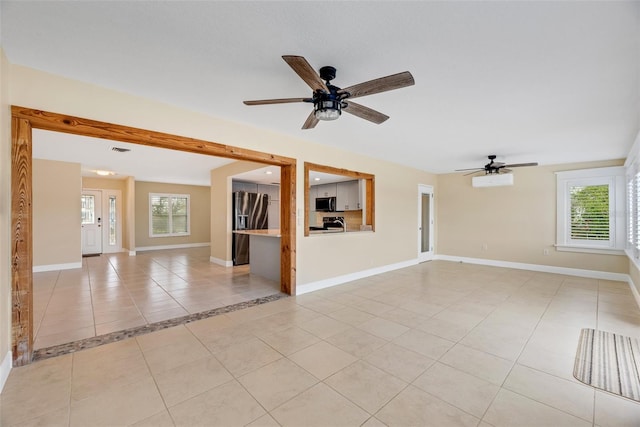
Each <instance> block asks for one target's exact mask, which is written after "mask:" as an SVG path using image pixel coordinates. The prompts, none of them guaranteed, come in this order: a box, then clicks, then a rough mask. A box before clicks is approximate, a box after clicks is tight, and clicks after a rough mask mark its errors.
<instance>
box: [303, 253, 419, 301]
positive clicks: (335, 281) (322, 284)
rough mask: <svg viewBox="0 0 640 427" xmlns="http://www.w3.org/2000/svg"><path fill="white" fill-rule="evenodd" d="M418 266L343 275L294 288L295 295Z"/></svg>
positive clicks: (393, 266) (406, 264)
mask: <svg viewBox="0 0 640 427" xmlns="http://www.w3.org/2000/svg"><path fill="white" fill-rule="evenodd" d="M416 264H418V260H417V259H412V260H409V261H403V262H398V263H395V264H389V265H385V266H382V267H376V268H371V269H369V270H363V271H358V272H356V273H350V274H345V275H342V276H337V277H332V278H330V279H325V280H318V281H317V282H311V283H306V284H304V285H300V286H296V295H302V294H306V293H308V292H313V291H319V290H320V289H325V288H330V287H332V286H336V285H341V284H343V283H347V282H351V281H353V280H358V279H364V278H365V277H370V276H375V275H376V274H381V273H386V272H388V271H393V270H399V269H401V268H406V267H411V266H412V265H416Z"/></svg>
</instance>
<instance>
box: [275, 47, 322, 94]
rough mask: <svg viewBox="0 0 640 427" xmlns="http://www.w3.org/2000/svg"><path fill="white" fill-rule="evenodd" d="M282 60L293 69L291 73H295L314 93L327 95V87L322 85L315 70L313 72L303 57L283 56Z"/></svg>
mask: <svg viewBox="0 0 640 427" xmlns="http://www.w3.org/2000/svg"><path fill="white" fill-rule="evenodd" d="M282 59H284V60H285V62H286V63H287V64H289V66H290V67H291V68H293V71H295V72H296V74H297V75H299V76H300V78H301V79H302V80H304V81H305V83H307V84H308V85H309V86H310V87H311V89H313V90H314V91H316V90H322V91H325V92H327V93H328V92H329V88H327V85H326V84H324V82H323V81H322V79H321V78H320V76H319V75H318V73H316V70H314V69H313V67H312V66H311V65H309V63H308V62H307V60H306V59H304V57H302V56H295V55H283V56H282Z"/></svg>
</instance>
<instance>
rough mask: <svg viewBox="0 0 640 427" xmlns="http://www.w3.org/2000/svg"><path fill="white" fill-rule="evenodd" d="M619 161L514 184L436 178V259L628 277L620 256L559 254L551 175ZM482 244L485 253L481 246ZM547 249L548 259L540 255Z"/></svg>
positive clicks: (543, 172)
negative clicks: (444, 257)
mask: <svg viewBox="0 0 640 427" xmlns="http://www.w3.org/2000/svg"><path fill="white" fill-rule="evenodd" d="M622 164H623V161H622V160H620V161H606V162H593V163H581V164H576V163H574V164H563V165H552V166H538V167H529V168H519V169H515V170H514V173H513V174H514V185H513V186H507V187H489V188H473V187H472V186H471V176H464V174H460V173H455V174H446V175H439V176H438V189H439V192H438V194H437V195H436V210H437V213H438V220H437V228H438V250H437V253H438V254H442V255H453V256H459V257H471V258H482V259H490V260H500V261H510V262H518V263H526V264H540V265H551V266H556V267H568V268H577V269H585V270H598V271H606V272H614V273H625V274H626V273H628V270H629V263H628V260H627V257H626V256H624V255H597V254H586V253H577V252H559V251H556V250H555V248H554V244H555V241H556V175H555V172H556V171H564V170H575V169H587V168H594V167H605V166H618V165H622ZM484 244H486V245H487V250H484V249H483V245H484ZM545 249H548V250H549V255H544V254H543V251H544V250H545Z"/></svg>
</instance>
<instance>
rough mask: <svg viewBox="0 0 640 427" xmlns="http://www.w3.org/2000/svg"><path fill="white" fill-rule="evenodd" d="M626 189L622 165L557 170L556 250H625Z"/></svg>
mask: <svg viewBox="0 0 640 427" xmlns="http://www.w3.org/2000/svg"><path fill="white" fill-rule="evenodd" d="M624 190H625V185H624V168H623V167H610V168H599V169H586V170H576V171H567V172H557V198H558V200H557V201H558V206H557V208H558V216H557V221H558V224H557V241H556V246H557V249H558V250H560V251H562V250H564V251H576V252H596V253H612V252H619V251H622V250H624V247H625V240H626V239H625V221H624V212H625V197H624Z"/></svg>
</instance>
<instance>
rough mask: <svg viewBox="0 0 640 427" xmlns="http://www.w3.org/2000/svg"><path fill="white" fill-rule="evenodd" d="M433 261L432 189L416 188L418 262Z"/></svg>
mask: <svg viewBox="0 0 640 427" xmlns="http://www.w3.org/2000/svg"><path fill="white" fill-rule="evenodd" d="M432 259H433V187H431V186H430V185H419V186H418V262H424V261H431V260H432Z"/></svg>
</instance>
